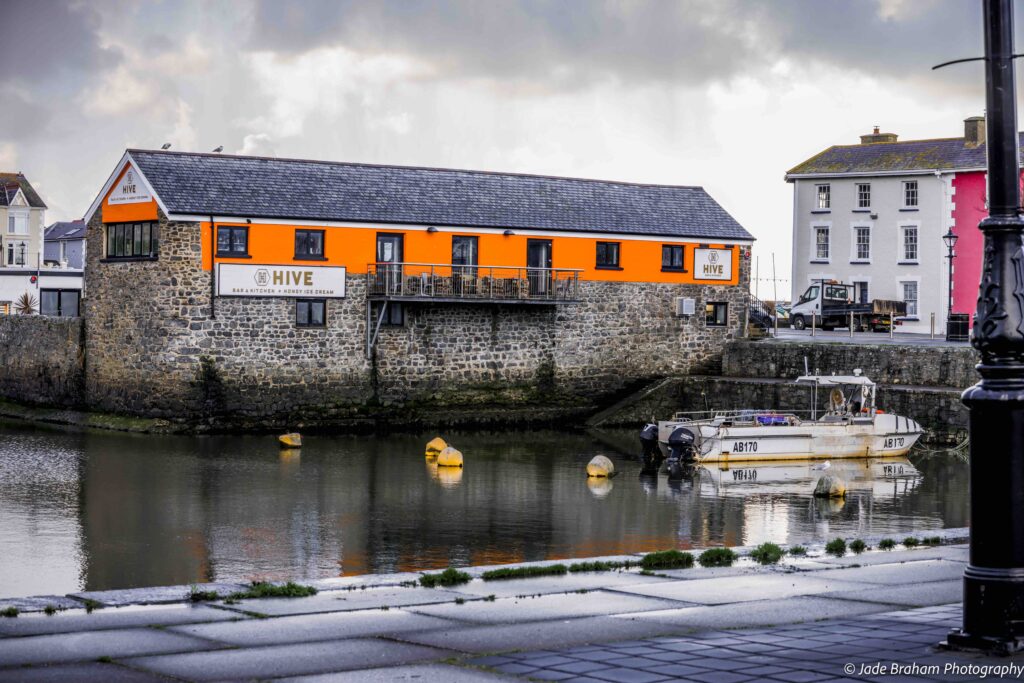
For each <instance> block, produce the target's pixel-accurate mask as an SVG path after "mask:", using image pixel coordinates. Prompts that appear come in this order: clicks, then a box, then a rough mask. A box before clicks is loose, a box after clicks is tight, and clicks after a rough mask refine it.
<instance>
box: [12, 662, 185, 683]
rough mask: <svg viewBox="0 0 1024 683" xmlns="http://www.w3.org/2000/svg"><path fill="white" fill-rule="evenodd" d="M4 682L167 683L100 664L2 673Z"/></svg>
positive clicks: (119, 667)
mask: <svg viewBox="0 0 1024 683" xmlns="http://www.w3.org/2000/svg"><path fill="white" fill-rule="evenodd" d="M0 680H3V681H4V683H97V681H102V682H103V683H167V679H166V678H164V677H163V676H156V675H154V674H150V673H146V672H144V671H134V670H132V669H127V668H125V667H123V666H120V665H118V664H100V663H98V662H87V663H81V664H56V665H53V666H33V667H20V668H16V669H0Z"/></svg>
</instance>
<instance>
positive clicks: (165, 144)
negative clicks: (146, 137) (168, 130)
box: [160, 142, 171, 149]
mask: <svg viewBox="0 0 1024 683" xmlns="http://www.w3.org/2000/svg"><path fill="white" fill-rule="evenodd" d="M170 148H171V143H169V142H165V143H164V144H163V145H161V147H160V149H170Z"/></svg>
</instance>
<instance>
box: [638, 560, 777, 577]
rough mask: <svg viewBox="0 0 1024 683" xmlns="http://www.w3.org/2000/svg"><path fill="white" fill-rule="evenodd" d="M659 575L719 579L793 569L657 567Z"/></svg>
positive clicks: (747, 565)
mask: <svg viewBox="0 0 1024 683" xmlns="http://www.w3.org/2000/svg"><path fill="white" fill-rule="evenodd" d="M653 571H654V573H655V575H656V576H658V577H665V578H672V579H679V580H687V581H693V580H696V579H717V578H722V577H726V576H758V575H761V574H784V573H786V572H788V571H792V569H791V568H789V567H784V566H767V567H765V566H761V565H757V564H746V565H733V566H731V567H699V566H696V565H695V566H693V567H690V568H689V569H655V570H653Z"/></svg>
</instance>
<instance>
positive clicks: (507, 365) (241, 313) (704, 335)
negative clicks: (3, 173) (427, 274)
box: [84, 212, 750, 429]
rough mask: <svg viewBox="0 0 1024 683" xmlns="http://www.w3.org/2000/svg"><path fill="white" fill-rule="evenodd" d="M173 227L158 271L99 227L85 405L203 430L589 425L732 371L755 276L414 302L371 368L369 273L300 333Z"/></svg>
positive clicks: (743, 269) (389, 331) (89, 304)
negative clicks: (703, 375)
mask: <svg viewBox="0 0 1024 683" xmlns="http://www.w3.org/2000/svg"><path fill="white" fill-rule="evenodd" d="M159 222H160V236H161V244H160V257H159V259H155V260H139V261H107V260H105V259H104V258H103V240H102V238H101V236H102V234H103V225H102V222H101V217H100V213H99V212H97V214H96V216H95V217H94V218H93V220H92V222H91V223H90V225H89V227H88V231H89V232H88V236H89V238H90V239H89V240H88V241H87V259H86V262H87V267H86V283H87V285H86V286H87V290H88V292H89V296H88V297H87V299H86V300H85V302H84V315H85V319H86V321H87V334H86V341H85V350H86V357H87V359H88V362H87V363H86V371H85V387H84V397H85V400H86V401H87V403H88V405H89V406H90V407H92V408H93V409H96V410H103V411H109V412H115V413H122V414H130V415H137V416H142V417H157V418H167V419H178V420H188V421H192V422H194V423H195V424H196V427H197V428H203V426H204V425H205V426H211V427H213V426H218V425H226V426H259V427H264V428H268V429H269V428H276V427H279V426H289V425H294V426H299V425H319V424H323V425H332V426H353V425H369V424H373V423H379V422H381V421H387V422H388V423H389V424H398V423H407V422H409V421H413V422H434V421H436V419H444V420H451V421H453V422H465V421H467V420H468V421H469V422H470V423H472V422H474V421H477V420H482V421H483V422H485V423H494V422H495V421H500V419H501V418H500V414H501V412H502V410H503V409H514V410H516V411H519V413H518V414H519V415H528V416H530V418H529V419H531V420H532V419H535V418H536V419H540V420H544V419H559V418H564V417H565V416H566V415H574V416H575V415H579V414H580V413H581V411H584V412H585V411H588V410H593V409H594V408H595V407H596V406H597V405H599V404H600V403H601V402H602V401H604V400H607V399H608V397H612V396H614V395H615V394H616V393H617V392H620V391H622V390H624V389H628V388H630V387H632V386H634V385H637V384H640V383H643V382H645V381H649V380H651V379H653V378H656V377H661V376H664V375H666V374H688V373H691V372H716V373H717V372H719V371H720V368H721V357H722V349H723V348H724V346H725V344H726V343H727V342H728V341H729V340H731V339H733V338H734V337H736V336H737V335H738V333H739V330H740V328H741V324H742V320H743V317H744V311H745V305H746V297H745V292H746V290H747V288H748V283H749V275H750V265H749V264H750V262H749V259H746V258H741V259H740V284H739V285H738V286H706V285H688V284H666V283H612V282H592V281H585V282H581V283H580V299H579V301H578V302H577V303H568V304H558V305H537V304H509V303H439V302H429V301H424V302H423V303H419V302H417V303H407V304H404V305H403V308H404V312H405V322H404V324H403V325H401V326H383V327H381V329H380V335H379V337H378V340H377V343H376V345H375V347H374V350H373V353H372V355H371V356H370V357H369V358H368V357H367V353H366V339H367V329H368V328H367V325H368V323H367V281H366V276H365V275H364V274H360V273H353V272H350V273H349V274H348V277H347V291H346V296H345V298H344V299H332V300H329V301H328V311H327V324H326V326H325V327H322V328H298V327H296V326H295V324H294V309H293V306H294V303H293V300H292V299H285V298H280V299H273V298H253V297H244V298H243V297H216V298H215V299H214V298H213V297H212V296H211V294H212V287H213V280H212V273H211V271H209V270H204V269H203V267H202V245H201V243H200V239H201V233H200V229H199V226H198V224H196V223H179V222H173V221H169V220H167V218H166V217H165V216H164V215H163V214H162V213H161V214H160V217H159ZM676 297H692V298H694V299H696V300H697V302H698V311H699V312H702V305H703V302H705V301H724V302H728V303H729V321H728V323H729V324H728V325H726V326H724V327H709V326H706V325H705V322H704V316H703V315H695V316H689V317H679V316H676V315H675V311H674V304H675V301H674V300H675V298H676ZM374 323H375V321H374ZM460 411H462V412H463V413H464V415H463V417H460V416H459V412H460ZM505 412H506V417H507V419H508V420H509V421H514V420H515V419H516V417H515V415H513V414H512V413H511V412H510V411H508V410H506V411H505ZM431 415H434V416H435V419H432V418H431V417H430V416H431ZM439 415H440V416H444V417H443V418H437V416H439Z"/></svg>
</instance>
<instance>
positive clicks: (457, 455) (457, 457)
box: [437, 446, 462, 467]
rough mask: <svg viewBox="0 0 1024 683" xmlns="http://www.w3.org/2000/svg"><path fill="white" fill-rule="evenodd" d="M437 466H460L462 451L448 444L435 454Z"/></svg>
mask: <svg viewBox="0 0 1024 683" xmlns="http://www.w3.org/2000/svg"><path fill="white" fill-rule="evenodd" d="M437 466H438V467H462V451H459V450H456V449H454V448H452V447H451V446H448V447H447V448H445V449H444V450H443V451H441V452H440V453H438V454H437Z"/></svg>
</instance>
